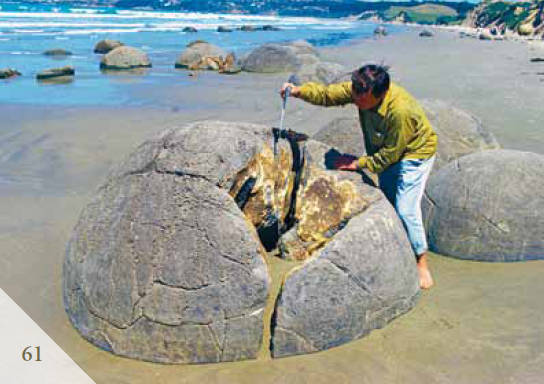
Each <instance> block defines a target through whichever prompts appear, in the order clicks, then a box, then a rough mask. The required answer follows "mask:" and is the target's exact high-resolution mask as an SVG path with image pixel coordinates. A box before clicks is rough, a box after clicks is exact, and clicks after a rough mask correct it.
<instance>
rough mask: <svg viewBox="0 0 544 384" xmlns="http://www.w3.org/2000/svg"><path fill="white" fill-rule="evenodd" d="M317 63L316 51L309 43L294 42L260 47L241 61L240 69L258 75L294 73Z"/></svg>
mask: <svg viewBox="0 0 544 384" xmlns="http://www.w3.org/2000/svg"><path fill="white" fill-rule="evenodd" d="M319 61H320V59H319V57H318V54H317V51H316V50H315V48H314V47H313V46H312V45H311V44H310V43H308V42H307V41H304V40H295V41H292V42H287V43H280V44H272V43H267V44H263V45H261V46H260V47H258V48H256V49H254V50H253V51H251V52H250V53H249V54H248V55H247V56H246V57H245V58H244V59H243V60H242V69H243V70H244V71H247V72H259V73H274V72H294V71H297V70H299V69H300V68H301V67H302V66H311V65H315V64H317V63H319Z"/></svg>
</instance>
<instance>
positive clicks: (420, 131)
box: [299, 81, 437, 173]
mask: <svg viewBox="0 0 544 384" xmlns="http://www.w3.org/2000/svg"><path fill="white" fill-rule="evenodd" d="M299 97H300V98H301V99H303V100H305V101H307V102H309V103H312V104H315V105H322V106H325V107H329V106H336V105H345V104H349V103H353V99H352V96H351V82H350V81H347V82H345V83H338V84H331V85H328V86H325V85H323V84H317V83H306V84H304V85H302V86H301V87H300V96H299ZM359 121H360V122H361V128H362V130H363V136H364V140H365V147H366V153H367V155H366V156H362V157H360V158H359V168H368V169H369V170H370V171H371V172H376V173H380V172H382V171H384V170H385V169H386V168H387V167H388V166H390V165H391V164H394V163H396V162H398V161H400V160H406V159H428V158H430V157H431V156H433V155H434V154H435V153H436V145H437V136H436V133H435V132H434V131H433V128H432V127H431V124H430V123H429V120H428V119H427V117H426V116H425V113H424V112H423V109H422V108H421V106H420V105H419V103H418V102H417V101H416V100H415V99H414V97H413V96H412V95H410V94H409V93H408V92H407V91H406V90H405V89H404V88H402V87H401V86H399V85H397V84H395V83H391V86H390V87H389V90H388V91H387V93H386V95H385V98H384V99H383V101H382V103H381V104H380V105H379V106H378V108H377V109H376V110H361V109H359Z"/></svg>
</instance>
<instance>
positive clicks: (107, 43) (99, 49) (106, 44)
mask: <svg viewBox="0 0 544 384" xmlns="http://www.w3.org/2000/svg"><path fill="white" fill-rule="evenodd" d="M122 45H124V44H123V43H121V42H120V41H117V40H109V39H106V40H100V41H99V42H98V43H96V45H95V46H94V53H108V52H109V51H111V50H112V49H115V48H117V47H120V46H122Z"/></svg>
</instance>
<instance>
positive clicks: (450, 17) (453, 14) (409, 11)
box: [383, 3, 466, 24]
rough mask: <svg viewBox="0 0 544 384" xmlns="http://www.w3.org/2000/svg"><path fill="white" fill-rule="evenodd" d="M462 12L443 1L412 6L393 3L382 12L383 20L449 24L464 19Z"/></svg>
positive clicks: (464, 13)
mask: <svg viewBox="0 0 544 384" xmlns="http://www.w3.org/2000/svg"><path fill="white" fill-rule="evenodd" d="M460 11H461V12H462V14H461V15H460V13H459V12H458V11H457V10H456V9H455V8H452V7H450V6H447V5H444V4H443V3H439V4H438V3H424V4H419V5H414V6H405V5H400V6H399V5H394V6H391V7H389V8H388V9H387V10H386V11H385V12H384V13H383V19H384V20H397V21H403V22H412V23H418V24H451V23H454V22H459V23H460V22H461V21H462V20H464V17H465V15H466V10H464V11H465V12H463V9H461V10H460Z"/></svg>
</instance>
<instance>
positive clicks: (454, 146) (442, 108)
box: [421, 99, 500, 170]
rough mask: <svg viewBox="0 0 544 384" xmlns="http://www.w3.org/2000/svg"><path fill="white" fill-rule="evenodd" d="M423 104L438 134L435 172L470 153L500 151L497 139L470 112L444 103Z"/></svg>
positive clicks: (435, 101)
mask: <svg viewBox="0 0 544 384" xmlns="http://www.w3.org/2000/svg"><path fill="white" fill-rule="evenodd" d="M421 103H422V106H423V108H424V110H425V114H426V116H427V118H428V119H429V121H430V123H431V125H432V127H433V129H434V131H435V132H436V134H437V135H438V148H437V154H436V161H435V164H434V170H437V169H439V168H441V167H442V166H444V165H446V164H447V163H449V162H450V161H452V160H455V159H457V158H459V157H461V156H464V155H468V154H469V153H473V152H479V151H484V150H488V149H499V148H500V145H499V143H498V142H497V139H496V138H495V136H494V135H493V134H492V133H491V132H490V131H489V130H488V129H487V128H486V127H485V126H484V125H483V124H482V122H481V121H480V120H479V119H478V118H476V117H475V116H473V115H471V114H470V113H468V112H466V111H463V110H461V109H459V108H456V107H454V106H452V105H451V104H448V103H446V102H444V101H441V100H429V99H424V100H422V102H421Z"/></svg>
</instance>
